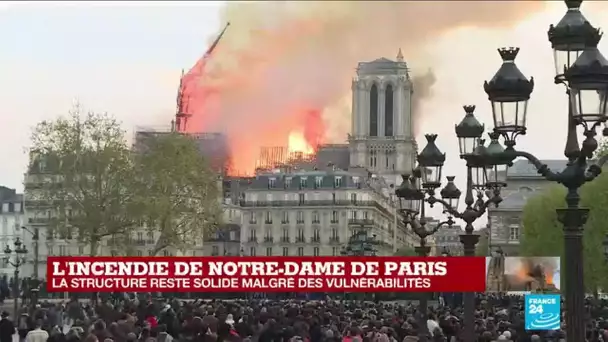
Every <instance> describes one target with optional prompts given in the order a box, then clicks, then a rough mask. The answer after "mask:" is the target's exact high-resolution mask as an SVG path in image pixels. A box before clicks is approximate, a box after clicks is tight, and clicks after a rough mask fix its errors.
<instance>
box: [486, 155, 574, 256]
mask: <svg viewBox="0 0 608 342" xmlns="http://www.w3.org/2000/svg"><path fill="white" fill-rule="evenodd" d="M543 163H545V164H547V165H548V166H549V168H550V169H551V170H552V171H561V170H563V169H564V168H565V167H566V163H567V161H565V160H544V161H543ZM553 184H555V183H552V182H549V181H547V180H545V179H544V178H543V177H542V176H541V175H539V174H538V172H537V171H536V168H535V167H534V165H532V164H531V163H530V162H528V161H527V160H521V159H520V160H517V161H516V162H515V163H513V166H512V167H510V168H509V170H508V171H507V187H506V188H504V189H503V190H502V192H501V196H502V198H503V201H502V202H501V203H500V206H499V207H498V208H494V207H490V208H489V209H488V229H489V234H488V235H489V236H488V238H489V245H490V249H491V250H496V249H498V248H501V249H502V250H503V252H504V253H505V255H507V256H517V255H518V252H519V239H520V236H521V230H522V222H521V219H522V213H523V208H524V206H525V204H526V201H527V200H528V199H529V198H530V197H532V196H534V195H536V194H538V193H540V192H542V191H543V190H544V189H546V188H547V187H548V186H551V185H553Z"/></svg>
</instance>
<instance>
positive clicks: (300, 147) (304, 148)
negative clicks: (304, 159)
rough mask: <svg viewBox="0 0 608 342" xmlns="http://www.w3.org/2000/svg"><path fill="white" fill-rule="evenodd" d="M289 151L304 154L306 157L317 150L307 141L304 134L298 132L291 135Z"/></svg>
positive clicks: (295, 131) (292, 132)
mask: <svg viewBox="0 0 608 342" xmlns="http://www.w3.org/2000/svg"><path fill="white" fill-rule="evenodd" d="M287 147H288V151H289V152H290V153H293V152H302V154H304V155H311V154H314V153H315V149H314V148H313V147H312V146H311V145H310V144H309V143H308V141H306V138H305V137H304V133H302V132H301V131H298V130H294V131H291V132H290V133H289V137H288V142H287Z"/></svg>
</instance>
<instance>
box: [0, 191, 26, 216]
mask: <svg viewBox="0 0 608 342" xmlns="http://www.w3.org/2000/svg"><path fill="white" fill-rule="evenodd" d="M4 203H8V211H6V212H5V211H4V205H0V214H5V213H15V203H21V206H20V209H19V212H21V213H22V212H23V210H24V208H23V194H18V193H17V191H16V190H15V189H11V188H7V187H5V186H0V204H4Z"/></svg>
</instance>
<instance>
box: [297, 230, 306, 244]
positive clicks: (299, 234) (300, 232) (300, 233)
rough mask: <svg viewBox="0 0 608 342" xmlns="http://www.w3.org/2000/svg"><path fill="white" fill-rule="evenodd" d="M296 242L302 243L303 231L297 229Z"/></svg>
mask: <svg viewBox="0 0 608 342" xmlns="http://www.w3.org/2000/svg"><path fill="white" fill-rule="evenodd" d="M296 242H304V229H298V235H297V236H296Z"/></svg>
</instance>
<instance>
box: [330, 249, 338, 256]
mask: <svg viewBox="0 0 608 342" xmlns="http://www.w3.org/2000/svg"><path fill="white" fill-rule="evenodd" d="M331 255H332V256H338V255H339V251H338V247H332V248H331Z"/></svg>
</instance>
